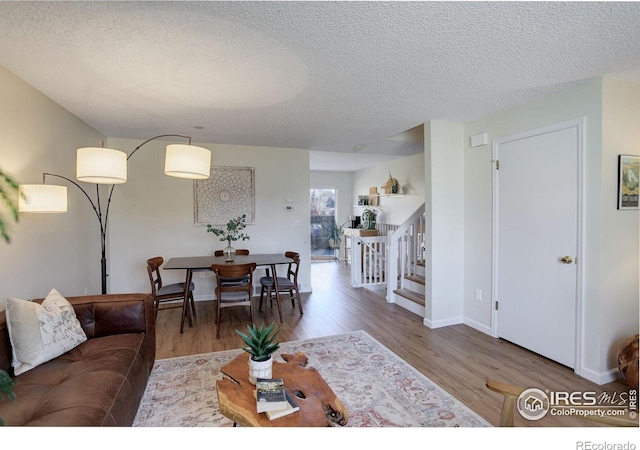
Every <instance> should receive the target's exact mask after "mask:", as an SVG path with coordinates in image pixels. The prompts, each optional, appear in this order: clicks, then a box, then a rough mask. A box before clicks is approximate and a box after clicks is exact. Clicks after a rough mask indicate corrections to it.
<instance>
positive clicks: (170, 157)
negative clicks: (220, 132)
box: [164, 144, 211, 180]
mask: <svg viewBox="0 0 640 450" xmlns="http://www.w3.org/2000/svg"><path fill="white" fill-rule="evenodd" d="M210 172H211V151H210V150H208V149H206V148H202V147H196V146H195V145H185V144H170V145H167V151H166V153H165V158H164V173H165V174H166V175H169V176H171V177H178V178H190V179H192V180H205V179H207V178H209V173H210Z"/></svg>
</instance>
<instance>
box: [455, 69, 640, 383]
mask: <svg viewBox="0 0 640 450" xmlns="http://www.w3.org/2000/svg"><path fill="white" fill-rule="evenodd" d="M603 86H604V87H605V100H604V102H603ZM637 89H638V88H637V87H636V86H632V85H631V84H630V83H625V84H624V86H623V84H621V83H620V82H618V81H614V80H607V79H605V80H604V81H603V79H601V78H597V79H592V80H589V81H586V82H585V83H583V84H582V85H580V86H578V87H575V88H572V89H568V90H565V91H562V92H559V93H556V94H553V95H549V96H546V97H544V98H541V99H539V100H536V101H533V102H530V103H528V104H525V105H521V106H519V107H516V108H513V109H510V110H506V111H501V112H499V113H496V114H493V115H491V116H487V117H484V118H481V119H478V120H475V121H472V122H468V123H466V124H465V126H464V134H465V151H464V152H465V158H464V172H465V180H466V182H465V215H464V221H465V234H464V236H465V237H464V240H465V251H464V267H465V269H464V274H465V276H464V278H465V281H464V314H465V323H467V324H469V325H471V326H474V327H476V328H478V329H481V330H483V331H485V332H487V331H488V330H490V327H491V302H490V301H488V300H489V299H490V296H489V295H486V293H490V292H491V246H492V240H491V236H492V170H493V169H492V158H491V145H490V144H489V145H486V146H483V147H477V148H471V147H470V145H469V139H470V136H472V135H475V134H478V133H487V134H488V135H489V143H490V142H491V140H492V139H496V138H499V137H502V136H506V135H510V134H514V133H517V132H522V131H525V130H529V129H533V128H538V127H542V126H546V125H550V124H554V123H558V122H562V121H566V120H570V119H576V118H579V117H585V118H586V133H585V134H586V136H585V155H584V157H585V161H584V166H585V172H584V177H585V181H584V186H585V191H584V197H585V201H584V203H585V204H584V217H585V220H584V222H585V223H584V237H583V240H584V257H583V259H584V261H583V264H584V266H583V271H584V272H583V273H584V290H583V295H584V311H583V327H584V346H583V350H584V351H583V356H584V358H583V360H582V367H579V368H577V371H578V372H579V373H581V374H582V375H583V376H585V377H587V378H589V379H591V380H593V381H596V382H606V381H609V380H610V379H613V378H614V377H615V368H614V366H613V361H612V357H611V356H612V354H613V353H612V352H614V351H615V350H617V349H615V346H616V343H617V341H618V340H619V338H620V337H621V335H622V334H624V333H626V334H629V333H631V332H632V331H633V330H635V332H636V333H637V330H638V313H637V311H638V270H637V258H638V244H637V240H638V218H637V217H638V216H637V212H635V213H634V212H628V211H625V212H620V211H616V210H615V203H614V201H615V186H616V182H617V181H616V178H617V175H616V173H617V172H616V169H615V154H616V153H622V152H623V150H624V151H627V152H631V153H636V154H637V153H638V126H637V124H638V108H640V102H638V101H637V100H635V103H633V99H637V98H638V97H637ZM632 94H633V96H631V95H632ZM614 97H615V99H614ZM625 97H627V98H628V101H624V102H623V100H624V98H625ZM603 105H604V109H603ZM603 115H604V116H605V117H606V119H605V121H604V129H605V131H604V132H603ZM621 116H624V120H622V119H620V117H621ZM609 117H611V119H609ZM618 120H622V123H623V124H624V125H617V124H614V123H613V122H616V121H618ZM619 128H624V130H622V131H621V130H620V129H619ZM618 132H621V133H622V135H623V136H624V137H626V140H625V142H626V143H625V144H624V145H622V146H621V145H618V144H613V143H612V140H613V139H615V136H616V135H617V134H618ZM634 145H635V150H634V149H633V146H634ZM634 214H635V218H634ZM623 216H625V217H623ZM620 242H625V243H629V245H624V244H623V245H620ZM612 244H613V245H612ZM618 258H622V259H624V260H627V261H629V260H632V261H636V262H635V263H631V264H630V265H629V266H628V267H627V269H625V270H624V272H625V273H627V275H628V276H627V277H626V278H625V279H622V278H621V277H619V276H618V273H619V271H618V264H612V262H613V261H615V260H617V259H618ZM634 270H635V272H634V273H630V271H631V272H632V271H634ZM614 278H615V283H617V287H616V290H615V291H616V293H622V296H621V297H618V298H616V299H615V300H612V299H611V295H610V294H609V293H608V292H606V288H607V286H608V285H610V284H614V283H612V281H613V279H614ZM476 288H479V289H481V290H482V291H483V292H484V293H485V295H484V299H485V300H483V301H482V302H478V301H477V300H475V295H474V292H475V289H476ZM612 303H613V304H614V305H615V306H614V308H613V309H612V308H611V304H612ZM633 311H635V314H627V313H628V312H633ZM614 330H615V331H614ZM605 360H606V362H605Z"/></svg>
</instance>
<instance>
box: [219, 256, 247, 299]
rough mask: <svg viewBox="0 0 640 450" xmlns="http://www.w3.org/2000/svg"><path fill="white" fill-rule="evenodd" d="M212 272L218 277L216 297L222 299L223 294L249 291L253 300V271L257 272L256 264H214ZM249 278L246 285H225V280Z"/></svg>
mask: <svg viewBox="0 0 640 450" xmlns="http://www.w3.org/2000/svg"><path fill="white" fill-rule="evenodd" d="M211 270H212V271H213V273H214V274H215V277H216V297H217V298H220V296H221V294H222V293H223V292H241V291H247V293H248V295H249V298H251V294H252V289H253V271H254V270H256V263H246V264H213V265H212V266H211ZM243 277H248V279H247V282H246V283H237V284H228V283H223V282H222V280H223V279H229V278H243Z"/></svg>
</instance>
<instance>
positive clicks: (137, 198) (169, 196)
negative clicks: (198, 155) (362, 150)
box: [108, 139, 311, 299]
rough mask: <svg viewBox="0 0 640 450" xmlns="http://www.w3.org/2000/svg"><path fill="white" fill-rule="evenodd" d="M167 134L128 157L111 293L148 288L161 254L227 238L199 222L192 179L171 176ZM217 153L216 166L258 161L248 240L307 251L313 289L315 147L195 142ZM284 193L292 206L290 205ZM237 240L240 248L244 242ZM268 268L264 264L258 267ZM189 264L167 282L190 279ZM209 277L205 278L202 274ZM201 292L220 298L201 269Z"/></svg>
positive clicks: (206, 247)
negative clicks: (151, 262) (152, 261)
mask: <svg viewBox="0 0 640 450" xmlns="http://www.w3.org/2000/svg"><path fill="white" fill-rule="evenodd" d="M140 143H141V141H136V140H130V139H109V140H108V145H109V147H111V148H116V149H120V150H123V151H126V152H127V153H130V152H131V151H132V150H133V149H134V148H135V147H136V146H137V145H139V144H140ZM167 143H168V142H167V141H164V142H163V141H159V140H158V141H152V142H150V143H148V144H146V145H145V146H144V147H142V148H141V149H140V150H139V151H138V152H137V153H136V154H135V155H134V156H133V157H132V158H131V159H130V160H129V179H128V181H127V183H126V184H123V185H120V186H118V187H116V191H115V193H114V197H113V203H112V206H111V218H110V219H109V220H110V245H109V251H110V258H109V267H110V276H109V282H110V292H149V291H150V286H149V280H148V277H147V271H146V260H147V259H148V258H150V257H152V256H162V257H164V258H165V261H167V260H168V259H169V258H171V257H174V256H197V255H210V254H212V252H213V251H214V250H216V249H221V248H223V247H224V246H225V245H226V243H225V242H220V241H219V240H218V238H217V237H215V236H214V235H213V234H212V233H207V232H206V227H196V226H194V209H193V197H194V195H193V185H194V182H193V181H191V180H184V179H179V178H173V177H168V176H165V175H164V173H163V165H164V148H165V146H166V144H167ZM194 144H195V145H200V146H202V147H205V148H208V149H210V150H211V152H212V165H213V166H239V167H254V168H255V205H256V210H255V224H254V225H248V226H247V229H246V231H247V233H248V234H249V235H250V237H251V239H250V240H249V241H244V242H242V243H241V245H242V248H248V249H249V250H250V251H251V252H252V253H284V252H285V251H286V250H293V251H297V252H299V253H300V256H301V260H302V265H301V268H300V275H299V276H300V283H301V289H302V290H303V291H310V290H311V279H310V267H311V266H310V264H311V263H310V258H311V257H310V243H309V220H310V213H309V208H310V205H309V183H310V181H309V178H310V175H309V173H310V171H309V152H308V151H306V150H301V149H283V148H266V147H249V146H232V145H220V144H210V143H195V142H194ZM285 198H291V199H293V203H291V205H293V211H292V212H285V210H284V206H285ZM237 247H240V245H238V246H237ZM258 274H259V275H261V274H263V271H261V270H260V271H258ZM184 276H185V274H184V271H171V270H167V271H163V281H164V280H166V282H177V281H182V280H184ZM200 276H205V278H200ZM194 282H195V284H196V290H195V295H196V299H208V298H213V289H214V283H213V277H212V274H210V273H204V272H202V273H201V274H196V276H194Z"/></svg>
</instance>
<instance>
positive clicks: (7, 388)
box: [0, 370, 16, 426]
mask: <svg viewBox="0 0 640 450" xmlns="http://www.w3.org/2000/svg"><path fill="white" fill-rule="evenodd" d="M15 384H16V381H15V380H14V379H13V378H11V377H10V376H9V374H8V373H7V372H5V371H4V370H0V402H2V401H4V397H5V395H6V396H7V397H8V398H9V400H11V401H12V402H15V401H16V394H15V393H14V392H13V386H15ZM5 425H6V423H5V421H4V419H3V418H2V417H0V426H5Z"/></svg>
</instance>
